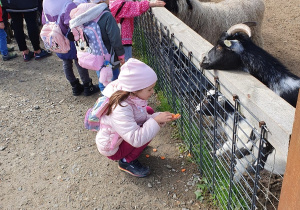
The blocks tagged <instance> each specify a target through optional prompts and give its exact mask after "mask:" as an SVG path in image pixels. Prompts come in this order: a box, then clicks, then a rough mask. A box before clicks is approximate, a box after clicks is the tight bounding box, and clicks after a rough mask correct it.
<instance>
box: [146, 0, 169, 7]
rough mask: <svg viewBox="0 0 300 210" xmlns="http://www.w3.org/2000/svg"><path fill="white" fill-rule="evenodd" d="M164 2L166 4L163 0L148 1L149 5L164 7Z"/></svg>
mask: <svg viewBox="0 0 300 210" xmlns="http://www.w3.org/2000/svg"><path fill="white" fill-rule="evenodd" d="M165 4H166V2H164V1H160V0H156V1H154V2H150V3H149V7H164V6H165Z"/></svg>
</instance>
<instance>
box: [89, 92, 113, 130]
mask: <svg viewBox="0 0 300 210" xmlns="http://www.w3.org/2000/svg"><path fill="white" fill-rule="evenodd" d="M108 103H109V98H108V97H106V96H101V97H99V98H98V100H97V101H96V103H95V104H94V106H93V107H92V108H90V109H88V110H87V112H86V114H85V118H84V126H85V128H86V129H88V130H90V131H98V130H99V129H100V118H101V116H102V115H103V114H104V113H106V111H107V108H108Z"/></svg>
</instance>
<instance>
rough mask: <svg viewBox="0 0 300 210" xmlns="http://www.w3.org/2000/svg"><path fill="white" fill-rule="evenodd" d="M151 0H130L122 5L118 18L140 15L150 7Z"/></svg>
mask: <svg viewBox="0 0 300 210" xmlns="http://www.w3.org/2000/svg"><path fill="white" fill-rule="evenodd" d="M149 8H150V7H149V2H148V1H147V0H144V1H128V2H126V3H125V4H124V6H123V7H122V10H121V12H120V13H119V14H118V18H134V17H137V16H140V15H141V14H143V13H144V12H146V11H147V10H148V9H149Z"/></svg>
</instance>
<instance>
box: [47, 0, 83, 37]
mask: <svg viewBox="0 0 300 210" xmlns="http://www.w3.org/2000/svg"><path fill="white" fill-rule="evenodd" d="M76 7H77V5H76V4H75V3H73V1H72V0H60V1H57V0H44V2H43V9H44V10H43V15H42V24H43V25H44V24H45V23H46V19H45V15H46V16H47V18H48V20H49V21H50V22H54V21H57V19H58V16H59V15H60V21H59V23H58V24H59V26H60V28H61V31H62V33H63V34H66V33H67V32H68V29H69V21H70V19H71V18H70V12H71V10H72V9H74V8H76Z"/></svg>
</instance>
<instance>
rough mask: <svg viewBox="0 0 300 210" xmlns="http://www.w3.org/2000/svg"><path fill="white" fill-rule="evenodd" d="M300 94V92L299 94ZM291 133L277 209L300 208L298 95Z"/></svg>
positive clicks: (299, 106) (294, 209)
mask: <svg viewBox="0 0 300 210" xmlns="http://www.w3.org/2000/svg"><path fill="white" fill-rule="evenodd" d="M299 95H300V94H299ZM294 122H295V123H294V126H293V134H292V138H291V142H290V149H289V153H288V157H287V165H286V170H285V174H284V179H283V183H282V188H281V194H280V200H279V206H278V209H279V210H281V209H282V210H285V209H289V210H297V209H299V208H300V97H299V96H298V103H297V107H296V114H295V120H294Z"/></svg>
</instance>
